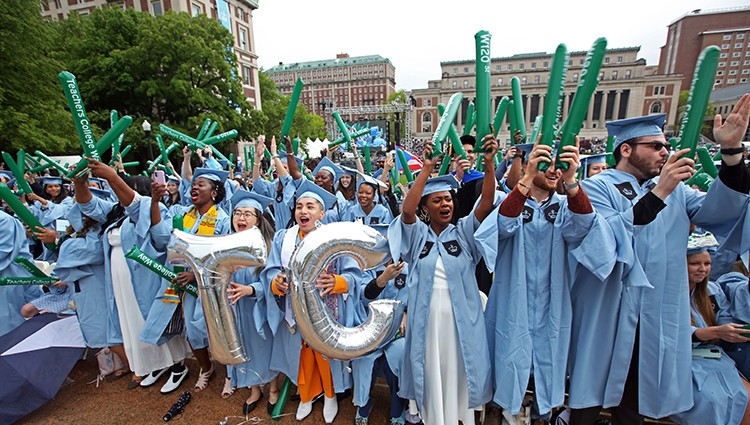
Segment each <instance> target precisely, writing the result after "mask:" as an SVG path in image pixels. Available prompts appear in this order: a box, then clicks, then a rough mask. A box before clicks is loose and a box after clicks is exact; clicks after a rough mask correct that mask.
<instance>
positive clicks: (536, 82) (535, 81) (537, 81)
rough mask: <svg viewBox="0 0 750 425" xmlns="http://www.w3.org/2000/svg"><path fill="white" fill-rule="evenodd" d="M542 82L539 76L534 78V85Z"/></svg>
mask: <svg viewBox="0 0 750 425" xmlns="http://www.w3.org/2000/svg"><path fill="white" fill-rule="evenodd" d="M540 82H541V79H540V77H539V76H538V75H535V76H534V84H539V83H540Z"/></svg>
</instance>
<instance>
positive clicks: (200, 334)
mask: <svg viewBox="0 0 750 425" xmlns="http://www.w3.org/2000/svg"><path fill="white" fill-rule="evenodd" d="M192 208H193V206H192V205H188V206H184V205H173V206H171V207H170V208H169V209H168V210H167V213H166V215H164V216H163V217H162V220H161V221H160V222H159V223H158V224H156V225H155V226H153V227H152V232H154V238H156V239H159V240H164V239H167V240H168V239H169V237H170V235H171V234H172V218H173V217H174V216H177V215H185V214H186V213H187V212H188V211H190V210H191V209H192ZM216 210H217V213H218V214H217V216H216V225H215V226H214V235H226V234H227V233H229V231H230V230H231V224H232V222H231V219H230V217H229V216H228V215H227V213H225V212H224V210H223V209H221V208H219V207H218V206H217V208H216ZM204 217H205V215H204V216H203V217H198V218H197V219H196V220H195V224H194V225H193V227H192V228H191V229H185V231H186V232H188V233H192V234H197V233H198V228H199V226H200V223H201V221H202V220H203V218H204ZM162 288H164V289H166V286H165V285H164V283H162ZM160 290H161V289H160ZM162 293H163V292H162ZM159 302H161V300H159ZM173 305H174V307H172V310H171V311H174V308H176V306H177V304H173ZM182 311H183V314H184V317H185V333H186V334H187V338H188V342H190V347H192V348H193V349H194V350H197V349H201V348H207V347H208V328H207V327H206V317H205V316H204V314H203V305H202V304H201V300H200V297H198V298H196V297H193V296H192V295H189V294H185V296H183V297H182ZM170 318H171V316H169V317H164V316H161V317H160V320H165V322H163V324H164V326H166V325H167V324H168V323H169V319H170ZM147 328H149V331H151V330H152V329H153V330H157V327H150V326H149V323H147ZM146 330H147V329H144V334H143V335H141V339H143V340H144V341H145V340H147V339H149V340H153V336H154V334H153V333H150V336H148V335H146ZM161 330H162V331H164V328H161Z"/></svg>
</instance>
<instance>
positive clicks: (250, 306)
mask: <svg viewBox="0 0 750 425" xmlns="http://www.w3.org/2000/svg"><path fill="white" fill-rule="evenodd" d="M271 202H273V199H271V198H268V197H265V196H261V195H258V194H257V193H251V192H248V191H247V190H244V189H240V190H238V191H237V192H235V194H234V196H232V199H231V203H232V230H233V231H236V232H241V231H243V230H246V229H251V228H253V227H257V228H258V229H260V231H261V234H262V235H263V238H264V240H265V241H266V245H267V246H270V245H271V239H272V238H273V234H274V231H273V226H272V225H271V224H270V223H269V222H268V219H266V217H265V216H263V211H264V210H265V209H266V207H268V205H270V204H271ZM261 271H262V269H260V268H255V267H249V268H244V269H240V270H238V271H237V272H235V273H234V274H233V275H232V280H231V282H230V287H229V288H227V291H228V293H229V294H228V295H229V299H230V300H231V301H232V305H234V307H235V320H236V322H237V329H238V332H239V334H240V336H241V339H242V347H243V348H244V350H245V355H246V356H247V358H248V361H247V362H245V363H240V364H237V365H232V366H227V379H228V380H229V381H230V382H229V383H228V385H229V388H230V389H231V388H252V391H251V394H250V397H248V399H247V400H246V401H245V402H244V404H243V407H242V414H243V415H248V414H249V413H250V412H252V411H253V410H254V409H255V407H256V406H257V403H258V401H259V400H260V398H261V397H262V396H263V393H262V391H261V387H262V386H263V385H265V384H266V383H270V387H269V392H270V394H269V399H268V405H267V410H268V411H273V406H274V405H275V404H276V400H277V399H278V396H279V390H278V388H277V387H276V379H275V378H276V375H277V374H278V373H277V372H275V371H272V370H271V369H270V364H271V350H272V348H273V333H272V332H271V328H270V327H269V326H268V321H267V320H266V289H267V288H266V287H265V286H264V285H263V284H262V283H261V282H260V272H261ZM226 388H227V387H226V384H225V390H226ZM226 393H227V391H225V392H224V393H223V394H222V395H224V394H226ZM229 393H230V394H231V390H230V391H229ZM269 414H270V413H269Z"/></svg>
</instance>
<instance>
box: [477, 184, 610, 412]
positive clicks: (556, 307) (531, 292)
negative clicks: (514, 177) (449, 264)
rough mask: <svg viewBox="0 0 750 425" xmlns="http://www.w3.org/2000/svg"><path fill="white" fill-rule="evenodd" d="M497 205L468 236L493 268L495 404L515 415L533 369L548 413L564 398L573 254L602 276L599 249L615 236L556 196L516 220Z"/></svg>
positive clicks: (489, 316) (490, 309)
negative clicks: (503, 212) (471, 235)
mask: <svg viewBox="0 0 750 425" xmlns="http://www.w3.org/2000/svg"><path fill="white" fill-rule="evenodd" d="M502 198H503V199H505V197H504V196H503V197H502ZM499 209H500V207H497V208H495V210H494V211H493V212H492V213H491V214H490V215H489V217H488V218H487V219H486V220H485V221H484V222H483V223H482V224H481V226H479V229H478V230H477V232H476V233H475V235H474V236H475V238H476V240H477V245H478V248H479V250H480V251H481V252H482V255H483V256H484V259H485V263H486V264H488V265H492V266H491V267H490V268H491V269H494V271H495V278H494V281H493V284H492V288H491V290H490V293H489V297H488V301H487V308H486V310H485V320H486V326H487V339H488V344H489V350H490V353H491V358H492V367H493V378H494V396H493V401H494V402H495V403H497V404H498V405H500V406H502V407H503V408H504V409H506V410H509V411H510V412H511V413H512V414H514V415H515V414H518V412H519V410H520V409H521V403H522V402H523V399H524V396H525V394H526V388H527V386H528V382H529V377H530V376H531V375H532V374H533V376H534V395H535V398H536V402H537V406H538V408H539V413H540V414H546V413H547V412H549V411H550V410H551V409H552V408H554V407H556V406H560V405H562V404H563V402H564V399H565V378H566V376H567V361H568V348H569V343H570V332H571V314H572V313H571V301H570V286H571V285H572V283H573V282H572V279H571V278H572V275H573V272H574V269H575V266H574V265H575V264H576V261H575V260H574V258H577V259H579V261H580V263H582V264H584V265H585V267H587V268H589V269H591V270H594V271H597V272H598V274H599V276H601V277H602V278H603V277H605V276H606V275H607V274H608V273H609V272H610V271H611V270H612V267H613V266H614V260H613V259H611V261H609V263H607V258H606V256H602V255H600V252H599V250H600V249H601V248H602V246H606V245H607V244H610V245H613V239H612V237H611V232H610V230H609V228H608V227H607V225H606V223H604V221H603V219H602V218H601V217H599V216H598V215H597V214H596V213H595V212H592V213H590V214H574V213H572V212H571V211H570V210H569V209H568V205H567V196H563V195H558V194H557V193H552V194H551V197H550V198H549V199H548V200H547V201H546V202H544V203H543V204H541V205H540V204H538V203H536V201H534V200H531V199H527V200H526V203H525V205H524V208H523V211H522V213H521V214H520V215H519V216H518V217H505V216H503V215H502V214H500V212H499ZM584 238H585V239H584Z"/></svg>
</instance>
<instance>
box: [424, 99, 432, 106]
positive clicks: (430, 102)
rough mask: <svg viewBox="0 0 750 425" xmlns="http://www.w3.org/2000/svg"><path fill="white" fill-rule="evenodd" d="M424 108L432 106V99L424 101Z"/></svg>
mask: <svg viewBox="0 0 750 425" xmlns="http://www.w3.org/2000/svg"><path fill="white" fill-rule="evenodd" d="M424 106H432V99H425V100H424Z"/></svg>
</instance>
